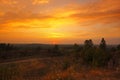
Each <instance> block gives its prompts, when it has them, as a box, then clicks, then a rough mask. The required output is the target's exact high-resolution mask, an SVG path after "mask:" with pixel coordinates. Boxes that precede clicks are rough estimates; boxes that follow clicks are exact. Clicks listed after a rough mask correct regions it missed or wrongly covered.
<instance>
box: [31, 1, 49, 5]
mask: <svg viewBox="0 0 120 80" xmlns="http://www.w3.org/2000/svg"><path fill="white" fill-rule="evenodd" d="M47 3H49V0H33V4H34V5H35V4H47Z"/></svg>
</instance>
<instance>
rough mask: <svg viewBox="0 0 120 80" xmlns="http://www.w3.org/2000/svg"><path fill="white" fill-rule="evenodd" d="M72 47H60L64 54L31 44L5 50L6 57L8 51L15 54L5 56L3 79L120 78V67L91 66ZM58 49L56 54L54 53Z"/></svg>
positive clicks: (0, 71)
mask: <svg viewBox="0 0 120 80" xmlns="http://www.w3.org/2000/svg"><path fill="white" fill-rule="evenodd" d="M72 47H73V45H71V46H60V51H56V49H57V48H56V45H55V46H48V45H47V47H43V46H42V48H41V49H40V46H35V47H34V46H32V48H31V47H30V45H29V47H28V45H27V46H26V47H25V48H23V46H22V48H21V47H20V46H19V49H18V48H17V49H16V48H15V49H12V50H10V51H7V50H5V51H1V52H2V53H4V54H6V55H7V54H8V52H9V54H14V55H9V56H8V57H7V56H6V57H4V58H3V56H2V57H1V61H0V62H1V63H0V80H119V79H120V70H119V67H118V66H108V65H105V66H96V65H95V64H94V65H90V64H88V63H85V62H84V61H83V59H82V58H81V57H79V55H78V54H77V53H79V54H80V52H79V51H78V52H76V51H75V49H73V48H72ZM48 48H49V49H48ZM54 48H55V51H54V50H53V49H54ZM36 49H37V51H36ZM38 49H40V50H38ZM21 50H22V51H21ZM61 51H62V52H63V53H61ZM21 52H22V53H21ZM24 52H25V53H26V54H25V53H24ZM2 53H1V54H2ZM18 53H21V54H18ZM28 53H29V54H28ZM76 55H77V56H76Z"/></svg>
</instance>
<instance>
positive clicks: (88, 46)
mask: <svg viewBox="0 0 120 80" xmlns="http://www.w3.org/2000/svg"><path fill="white" fill-rule="evenodd" d="M84 45H85V48H90V47H93V42H92V40H91V39H89V40H85V42H84Z"/></svg>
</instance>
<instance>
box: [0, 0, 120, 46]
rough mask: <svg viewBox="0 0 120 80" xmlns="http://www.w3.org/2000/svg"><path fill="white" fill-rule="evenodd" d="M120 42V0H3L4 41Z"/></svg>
mask: <svg viewBox="0 0 120 80" xmlns="http://www.w3.org/2000/svg"><path fill="white" fill-rule="evenodd" d="M103 37H104V38H105V40H106V42H107V43H108V44H120V0H0V43H43V44H74V43H79V44H82V43H83V42H84V41H85V40H86V39H92V40H93V41H94V43H95V44H99V43H100V40H101V38H103Z"/></svg>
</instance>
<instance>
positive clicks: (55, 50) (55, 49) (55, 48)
mask: <svg viewBox="0 0 120 80" xmlns="http://www.w3.org/2000/svg"><path fill="white" fill-rule="evenodd" d="M52 52H53V54H54V55H57V56H59V55H61V51H60V48H59V46H58V45H57V44H55V45H54V47H53V51H52Z"/></svg>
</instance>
